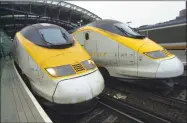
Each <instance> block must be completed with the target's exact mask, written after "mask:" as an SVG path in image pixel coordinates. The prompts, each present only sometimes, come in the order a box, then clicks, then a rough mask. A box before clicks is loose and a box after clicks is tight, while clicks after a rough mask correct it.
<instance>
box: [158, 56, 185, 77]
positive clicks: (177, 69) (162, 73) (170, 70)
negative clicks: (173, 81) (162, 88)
mask: <svg viewBox="0 0 187 123" xmlns="http://www.w3.org/2000/svg"><path fill="white" fill-rule="evenodd" d="M183 72H184V66H183V64H182V62H181V61H180V60H179V59H178V58H177V57H174V58H172V59H167V60H164V61H162V62H161V63H160V65H159V67H158V69H157V72H156V78H169V77H177V76H180V75H182V74H183Z"/></svg>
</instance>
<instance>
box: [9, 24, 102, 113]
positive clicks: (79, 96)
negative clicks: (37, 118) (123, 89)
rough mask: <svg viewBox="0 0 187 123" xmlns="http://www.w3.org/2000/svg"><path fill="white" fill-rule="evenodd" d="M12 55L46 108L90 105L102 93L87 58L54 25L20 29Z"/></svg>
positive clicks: (100, 84)
mask: <svg viewBox="0 0 187 123" xmlns="http://www.w3.org/2000/svg"><path fill="white" fill-rule="evenodd" d="M12 52H13V57H14V61H15V62H16V64H17V65H18V66H19V67H20V69H21V70H22V72H23V73H24V74H25V75H26V76H27V77H28V78H29V80H30V85H31V88H32V91H33V92H34V93H35V94H37V95H38V96H40V97H42V98H43V99H45V100H46V101H47V102H48V103H50V105H58V107H59V106H60V105H62V104H64V105H71V104H72V105H74V104H81V105H82V104H84V102H85V103H88V102H90V104H93V102H92V100H93V99H94V98H95V97H96V96H98V95H99V94H100V93H101V92H102V91H103V89H104V79H103V77H102V75H101V73H100V71H99V70H98V68H97V66H96V65H95V63H94V62H93V60H92V59H91V57H90V55H89V54H88V53H87V52H86V51H85V50H84V48H82V47H81V45H80V44H79V43H78V42H77V41H76V40H75V39H74V38H73V37H72V36H71V35H70V34H69V33H68V32H67V31H66V30H65V29H63V28H61V27H59V26H57V25H53V24H47V23H40V24H34V25H30V26H28V27H25V28H23V29H22V30H21V31H20V32H17V33H16V36H15V38H14V41H13V49H12ZM87 105H88V104H87ZM68 111H69V112H71V109H70V108H69V110H68Z"/></svg>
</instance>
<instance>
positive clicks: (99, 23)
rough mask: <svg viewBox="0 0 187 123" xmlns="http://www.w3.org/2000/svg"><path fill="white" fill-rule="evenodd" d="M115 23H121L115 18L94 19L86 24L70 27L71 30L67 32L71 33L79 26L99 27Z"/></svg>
mask: <svg viewBox="0 0 187 123" xmlns="http://www.w3.org/2000/svg"><path fill="white" fill-rule="evenodd" d="M115 23H121V22H120V21H117V20H112V19H102V20H98V21H94V22H91V23H89V24H86V25H82V26H80V27H78V28H75V29H72V30H69V31H68V32H69V33H73V32H75V31H76V30H78V29H80V28H81V27H84V26H93V27H101V26H103V25H104V26H107V25H108V26H110V25H113V24H115Z"/></svg>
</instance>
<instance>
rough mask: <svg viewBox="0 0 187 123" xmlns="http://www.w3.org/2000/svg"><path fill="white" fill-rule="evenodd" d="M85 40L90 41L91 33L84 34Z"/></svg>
mask: <svg viewBox="0 0 187 123" xmlns="http://www.w3.org/2000/svg"><path fill="white" fill-rule="evenodd" d="M84 38H85V40H89V39H90V34H89V32H86V33H85V34H84Z"/></svg>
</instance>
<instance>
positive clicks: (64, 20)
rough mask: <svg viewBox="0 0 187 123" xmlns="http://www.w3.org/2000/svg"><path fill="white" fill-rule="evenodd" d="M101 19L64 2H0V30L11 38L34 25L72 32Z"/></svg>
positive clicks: (51, 0) (50, 0)
mask: <svg viewBox="0 0 187 123" xmlns="http://www.w3.org/2000/svg"><path fill="white" fill-rule="evenodd" d="M100 19H101V18H100V17H99V16H97V15H95V14H94V13H92V12H90V11H88V10H86V9H84V8H81V7H79V6H76V5H73V4H71V3H68V2H64V1H54V0H48V1H46V0H43V1H0V29H3V30H4V31H5V32H6V33H7V34H8V35H9V36H10V37H11V38H13V37H14V35H15V32H17V31H19V30H20V29H22V28H23V27H25V26H27V25H31V24H35V23H52V24H56V25H59V26H61V27H63V28H65V29H66V30H72V29H74V28H77V27H79V26H80V25H85V24H88V23H90V22H93V21H96V20H100Z"/></svg>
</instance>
